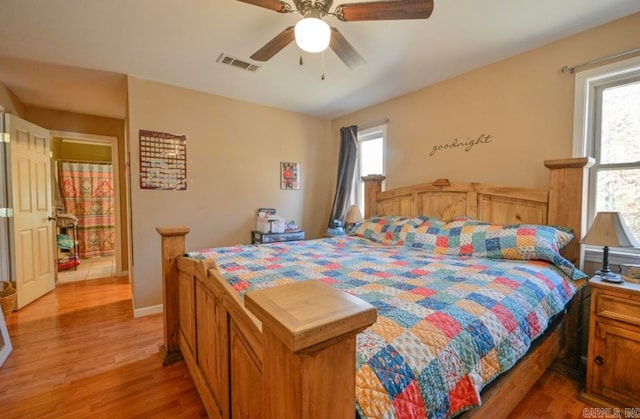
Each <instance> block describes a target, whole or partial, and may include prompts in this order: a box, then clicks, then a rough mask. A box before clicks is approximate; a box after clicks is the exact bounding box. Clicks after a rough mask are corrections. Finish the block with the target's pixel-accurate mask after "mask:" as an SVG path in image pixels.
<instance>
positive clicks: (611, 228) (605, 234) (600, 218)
mask: <svg viewBox="0 0 640 419" xmlns="http://www.w3.org/2000/svg"><path fill="white" fill-rule="evenodd" d="M580 243H582V244H590V245H594V246H604V249H603V250H602V268H601V269H600V270H598V271H596V275H599V276H600V277H601V278H602V280H603V281H607V282H616V283H621V282H624V280H623V279H622V278H621V277H620V275H619V274H616V273H614V272H611V269H609V246H611V247H639V246H640V244H638V242H637V241H636V239H635V238H634V237H633V233H632V232H631V230H630V229H629V227H627V225H626V224H625V222H624V220H623V219H622V215H620V213H619V212H598V213H597V214H596V218H595V220H593V224H591V228H589V231H588V232H587V234H586V235H585V236H584V237H583V238H582V240H581V241H580Z"/></svg>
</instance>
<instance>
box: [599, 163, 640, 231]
mask: <svg viewBox="0 0 640 419" xmlns="http://www.w3.org/2000/svg"><path fill="white" fill-rule="evenodd" d="M597 182H598V183H597V191H596V194H597V195H596V211H618V212H620V213H622V216H623V217H624V221H625V222H626V224H627V225H628V226H629V228H631V230H632V231H633V234H634V236H635V237H636V239H640V200H639V199H638V197H640V169H627V170H606V171H605V170H603V171H600V172H598V179H597Z"/></svg>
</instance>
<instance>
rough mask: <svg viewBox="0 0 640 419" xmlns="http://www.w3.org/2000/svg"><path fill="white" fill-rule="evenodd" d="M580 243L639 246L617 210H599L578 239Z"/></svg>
mask: <svg viewBox="0 0 640 419" xmlns="http://www.w3.org/2000/svg"><path fill="white" fill-rule="evenodd" d="M580 243H582V244H592V245H596V246H609V247H639V246H640V244H638V242H637V241H636V239H635V237H633V233H632V232H631V230H630V229H629V227H627V225H626V224H625V222H624V219H623V218H622V215H620V213H619V212H599V213H598V214H596V218H595V220H593V224H591V228H590V229H589V231H588V232H587V234H586V235H585V236H584V237H583V238H582V240H581V241H580Z"/></svg>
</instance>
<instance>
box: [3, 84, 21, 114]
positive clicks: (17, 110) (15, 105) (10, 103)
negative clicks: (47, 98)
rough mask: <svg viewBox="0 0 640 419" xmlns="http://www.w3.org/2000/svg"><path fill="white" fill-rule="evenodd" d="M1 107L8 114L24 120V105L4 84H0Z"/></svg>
mask: <svg viewBox="0 0 640 419" xmlns="http://www.w3.org/2000/svg"><path fill="white" fill-rule="evenodd" d="M0 107H1V108H4V111H5V112H6V113H10V114H12V115H16V116H19V117H21V118H24V104H23V103H22V102H21V101H20V99H18V98H17V97H16V95H14V94H13V92H12V91H11V90H9V89H7V86H5V85H4V84H2V83H0Z"/></svg>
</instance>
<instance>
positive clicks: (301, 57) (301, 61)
mask: <svg viewBox="0 0 640 419" xmlns="http://www.w3.org/2000/svg"><path fill="white" fill-rule="evenodd" d="M302 64H303V62H302V54H300V65H302Z"/></svg>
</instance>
